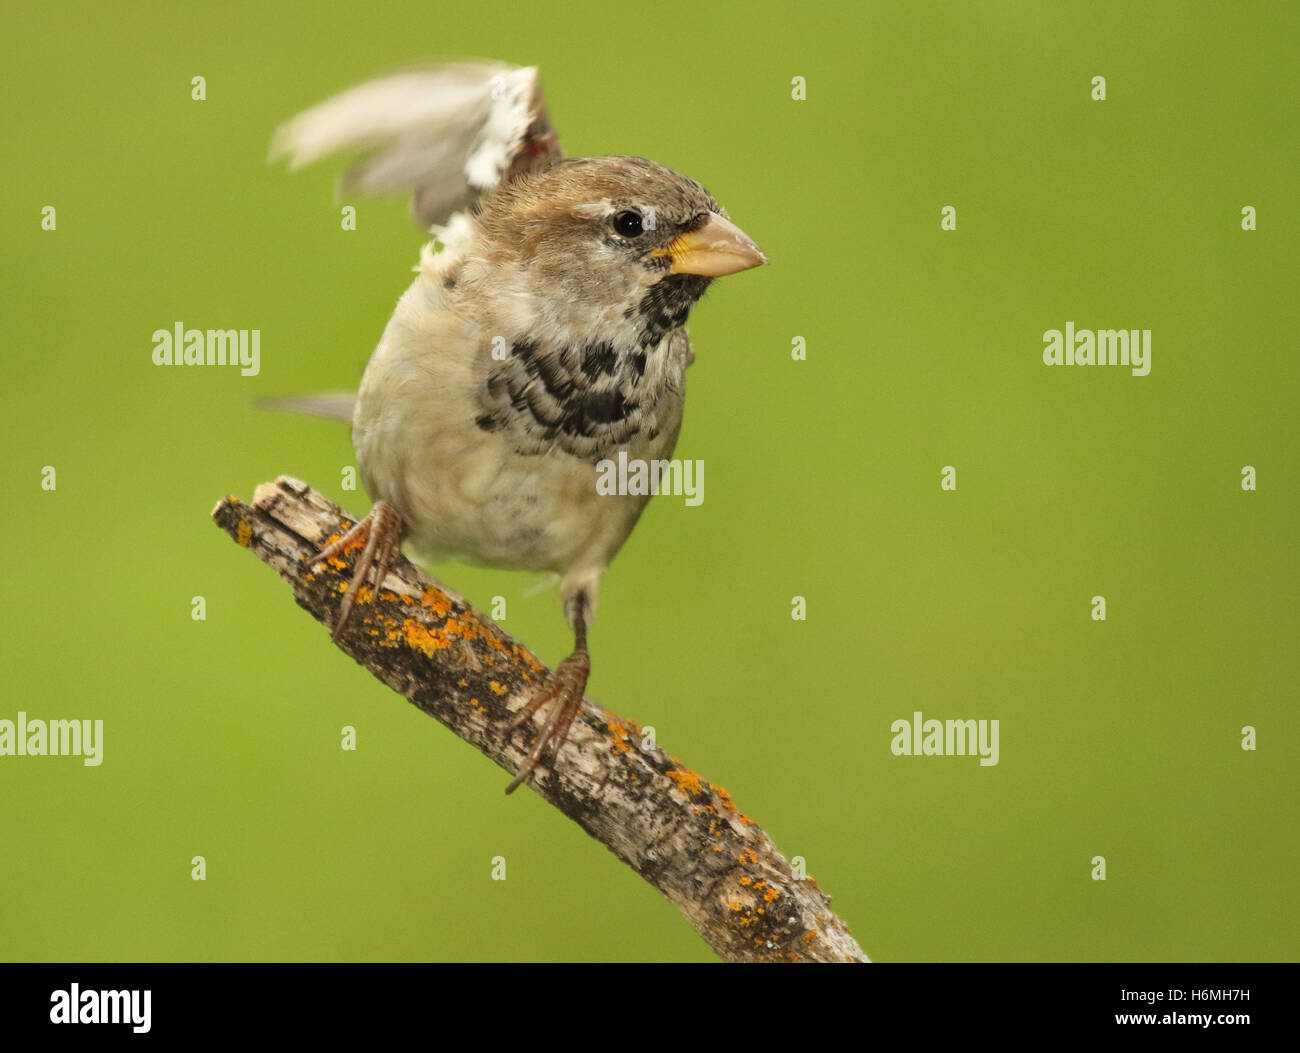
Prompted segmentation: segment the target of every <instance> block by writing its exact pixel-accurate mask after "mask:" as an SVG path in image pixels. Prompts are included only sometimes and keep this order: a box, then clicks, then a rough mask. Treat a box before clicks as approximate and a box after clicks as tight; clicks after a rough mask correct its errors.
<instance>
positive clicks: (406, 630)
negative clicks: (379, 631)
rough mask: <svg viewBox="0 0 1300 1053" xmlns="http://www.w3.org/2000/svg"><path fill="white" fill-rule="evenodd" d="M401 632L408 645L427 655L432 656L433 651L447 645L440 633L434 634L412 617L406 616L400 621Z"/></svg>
mask: <svg viewBox="0 0 1300 1053" xmlns="http://www.w3.org/2000/svg"><path fill="white" fill-rule="evenodd" d="M402 633H403V635H405V637H406V643H407V646H408V647H411V648H412V649H414V650H416V651H422V652H423V653H424V654H426V655H428V656H429V657H433V652H434V651H440V650H442V649H443V648H444V647H447V646H449V644H448V641H447V640H446V639H445V638H444V637H442V636H441V635H435V634H434V633H431V632H429V630H428V629H427V628H425V626H423V625H421V624H420V623H419V622H417V621H416V620H415V619H414V618H407V619H406V621H404V622H403V623H402Z"/></svg>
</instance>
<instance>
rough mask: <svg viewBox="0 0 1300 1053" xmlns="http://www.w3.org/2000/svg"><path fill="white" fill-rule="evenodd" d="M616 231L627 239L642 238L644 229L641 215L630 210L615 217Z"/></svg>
mask: <svg viewBox="0 0 1300 1053" xmlns="http://www.w3.org/2000/svg"><path fill="white" fill-rule="evenodd" d="M614 229H615V230H616V231H618V232H619V233H620V234H622V235H623V237H625V238H636V237H640V236H641V233H642V231H643V230H644V228H643V227H642V226H641V213H639V212H633V211H632V210H631V209H629V210H628V211H626V212H620V213H619V214H618V215H616V216H615V217H614Z"/></svg>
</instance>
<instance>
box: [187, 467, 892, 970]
mask: <svg viewBox="0 0 1300 1053" xmlns="http://www.w3.org/2000/svg"><path fill="white" fill-rule="evenodd" d="M212 516H213V519H215V520H216V522H217V524H218V525H219V526H220V527H221V528H222V529H223V530H225V531H226V533H228V534H229V535H230V536H231V537H232V538H234V539H235V541H236V542H238V543H239V544H240V545H241V546H243V547H244V548H247V549H250V550H251V551H252V552H253V554H254V555H256V556H257V557H258V558H259V559H260V560H262V561H263V562H264V563H266V564H268V565H269V566H271V567H273V568H274V569H275V570H276V571H277V572H278V573H279V575H280V576H281V577H282V578H283V579H284V580H285V581H286V582H288V583H289V585H290V586H291V587H292V588H293V593H294V598H295V599H296V600H297V601H298V605H299V606H301V607H302V608H303V609H304V610H306V611H308V612H309V613H310V614H311V615H312V616H313V617H314V618H316V620H317V621H320V622H322V623H324V624H326V625H331V626H332V625H333V624H334V621H335V618H336V617H337V613H338V607H339V601H340V599H341V598H342V594H343V591H344V590H345V589H346V587H347V583H348V581H349V580H350V578H351V569H352V566H353V563H354V561H355V559H356V557H357V555H358V554H359V553H358V552H356V551H353V550H349V551H348V552H346V553H344V555H345V556H347V559H346V560H344V559H341V558H340V559H332V560H329V561H327V562H326V563H322V564H316V565H314V566H309V565H308V563H307V561H308V559H310V558H311V557H313V556H315V555H316V554H317V553H318V552H319V551H320V550H321V548H323V547H324V546H325V545H326V544H327V543H329V542H330V541H331V540H333V539H335V538H337V537H340V536H342V534H343V533H344V532H346V530H347V529H348V528H349V527H350V526H351V525H352V523H353V522H354V520H353V519H351V518H350V517H348V516H347V515H346V514H345V513H344V512H343V511H342V510H341V509H339V507H338V506H337V505H335V504H334V503H333V502H331V501H329V500H327V499H326V498H325V497H323V496H322V495H321V494H319V493H317V492H316V491H315V490H312V489H311V488H310V487H309V486H307V485H306V484H305V483H303V482H300V481H299V480H297V479H292V478H290V477H288V476H281V477H280V478H279V479H277V480H276V481H275V482H274V483H263V484H262V485H261V486H259V487H258V488H257V490H256V492H255V494H254V498H253V503H252V504H246V503H244V502H242V501H240V500H239V499H238V498H236V497H227V498H225V499H223V500H222V501H221V502H219V503H218V505H217V507H216V508H215V509H214V510H213V513H212ZM357 548H360V546H357ZM322 639H328V636H323V637H322ZM337 646H338V647H340V648H341V649H342V650H343V651H345V652H346V653H347V654H349V655H350V656H351V657H352V658H354V659H355V660H356V661H357V662H359V663H361V664H362V665H363V666H365V667H366V668H367V669H369V670H370V671H371V672H372V673H373V674H374V675H375V676H376V677H378V678H379V679H380V680H382V681H383V682H384V683H385V684H387V685H388V686H389V687H391V688H392V689H393V690H394V691H396V692H397V693H398V694H400V695H402V696H403V697H404V698H406V699H407V700H408V701H410V702H412V703H413V704H415V705H416V706H418V707H419V708H420V709H422V710H424V712H426V713H428V714H429V715H430V716H432V717H434V718H435V719H436V720H438V721H439V722H441V723H442V724H445V725H446V726H447V727H448V728H450V729H451V730H452V731H454V732H455V733H456V734H457V735H459V736H460V737H461V738H462V739H464V740H465V741H466V742H469V743H470V744H472V745H473V746H475V747H477V748H478V749H479V750H481V751H482V752H483V753H484V754H486V755H487V756H488V757H490V758H491V759H492V760H494V761H495V762H496V763H497V764H499V765H500V766H501V767H502V768H504V769H505V770H506V771H507V772H511V773H513V772H515V771H516V770H518V767H519V765H520V763H521V762H522V761H523V759H524V757H525V756H527V752H528V744H529V742H530V741H531V740H532V738H533V734H534V729H533V728H532V727H530V726H528V725H525V726H523V727H520V728H518V729H516V730H515V732H514V733H513V734H512V735H508V734H507V733H506V732H505V731H504V725H505V723H506V721H507V720H508V718H509V716H510V714H511V712H512V711H513V710H515V709H517V708H518V707H519V705H520V695H521V693H522V692H523V691H524V689H526V688H527V687H528V686H529V685H530V684H534V683H536V682H537V681H538V680H539V679H544V678H545V676H546V674H547V672H548V670H547V668H546V666H544V665H543V664H542V663H541V662H539V661H538V660H537V658H536V657H535V656H534V655H533V654H532V652H531V651H529V650H528V649H527V648H526V647H524V646H522V645H521V644H519V643H517V642H516V641H514V640H513V639H511V638H510V637H509V636H508V635H507V634H506V633H505V632H503V631H502V630H501V629H500V628H498V627H497V626H496V625H494V624H493V623H492V622H491V621H489V620H488V619H487V618H486V617H484V616H483V615H481V614H479V613H478V612H477V611H476V610H474V609H473V608H472V607H470V606H469V605H468V604H467V603H466V602H465V601H464V600H463V599H461V598H460V597H459V596H457V595H456V594H455V593H453V592H452V591H450V590H449V589H447V588H446V587H444V586H442V585H440V584H439V583H438V582H436V581H434V580H433V579H432V578H430V577H429V576H428V575H427V574H425V573H424V572H423V571H422V570H420V569H419V568H417V567H415V566H414V565H413V564H411V563H410V562H408V561H407V560H406V559H405V558H404V557H402V556H400V555H399V556H398V557H397V558H396V560H395V561H394V565H393V568H392V570H391V571H390V572H389V575H388V577H387V578H386V579H385V580H384V582H383V583H382V587H381V588H380V590H379V594H378V596H376V595H375V594H374V592H373V591H372V590H369V589H366V590H363V592H362V595H361V597H360V600H359V602H358V604H357V607H356V608H355V609H354V610H353V613H352V619H351V622H350V624H349V625H348V627H347V628H346V629H345V630H344V632H343V633H342V635H341V636H340V638H339V640H338V641H337ZM544 715H545V714H544V713H543V714H538V715H537V716H536V717H534V720H535V721H540V720H541V719H542V718H543V717H544ZM503 785H504V784H503ZM529 785H530V786H531V787H532V788H533V789H534V790H535V791H536V792H537V793H538V794H540V795H541V796H542V797H543V798H545V799H546V800H547V801H548V802H550V803H551V804H552V805H554V806H555V807H556V808H557V809H559V811H561V812H562V813H563V814H564V815H566V816H568V817H569V818H570V819H572V820H573V821H574V822H576V823H577V824H578V825H579V826H581V827H582V828H583V829H584V830H586V831H587V833H589V834H590V835H591V836H592V837H594V838H595V839H596V840H598V841H600V842H601V843H602V844H604V845H606V846H607V847H608V848H609V849H610V851H612V852H613V853H614V854H615V855H616V856H618V858H619V859H621V860H623V862H625V863H627V864H628V866H630V867H632V869H633V870H635V871H636V872H637V873H638V874H640V875H641V876H642V877H643V878H645V880H646V881H648V882H650V884H652V885H653V886H654V887H655V888H657V889H659V891H660V892H662V893H663V894H664V895H665V896H667V897H668V899H669V900H671V901H672V902H673V903H674V904H676V905H677V907H678V908H679V909H680V910H681V912H682V913H683V914H684V915H685V916H686V919H687V921H689V922H690V923H691V925H692V926H694V928H695V929H696V930H697V931H698V932H699V934H700V935H701V936H702V937H703V938H704V940H705V941H706V942H707V943H708V944H709V946H710V947H712V948H713V949H714V950H715V951H716V952H717V953H718V954H719V955H720V956H721V957H722V958H724V959H726V960H728V961H785V962H800V961H821V962H865V961H867V960H868V959H867V956H866V955H865V954H864V953H863V951H862V949H861V948H860V947H859V946H858V944H857V942H856V941H855V940H854V939H853V937H852V936H851V935H850V934H849V930H848V929H847V927H846V926H845V925H844V923H843V922H841V921H840V920H839V918H837V917H836V916H835V914H834V913H832V911H831V909H830V897H829V896H827V895H826V894H825V893H824V892H822V891H821V889H820V888H818V887H817V883H816V882H815V881H813V880H812V879H811V878H798V877H796V876H795V875H794V874H793V873H792V872H791V868H790V864H789V863H788V862H787V860H786V858H785V857H784V856H783V855H782V854H781V853H780V852H779V851H778V850H777V847H776V845H774V844H773V843H772V840H771V838H769V837H768V836H767V835H766V834H765V833H764V832H763V830H762V829H761V828H760V827H759V826H758V825H757V824H756V823H755V822H754V821H753V820H751V819H749V818H748V817H747V816H745V815H743V814H741V812H739V811H738V810H737V809H736V807H735V805H734V804H733V803H732V800H731V797H730V795H728V793H727V792H726V791H725V790H723V789H722V788H721V787H718V786H714V785H711V784H710V783H709V782H708V781H707V780H706V779H705V778H703V776H701V775H699V774H698V773H697V772H694V771H692V770H690V769H689V768H687V767H686V766H685V765H684V764H682V763H681V762H680V761H679V760H677V759H676V758H674V757H670V756H668V755H667V754H666V753H664V752H663V751H662V750H661V749H658V748H645V746H644V745H643V741H642V732H641V729H640V727H638V726H637V725H636V724H635V723H633V722H632V721H630V720H627V719H624V718H622V717H619V716H617V715H616V714H614V713H609V712H606V711H605V710H604V709H601V708H600V707H599V706H597V705H594V704H593V703H592V702H591V701H590V700H584V702H583V708H582V713H581V714H580V715H579V716H578V718H577V719H576V720H575V721H574V724H573V729H572V731H571V732H570V734H569V740H568V742H567V743H566V744H565V745H564V747H563V748H562V749H561V750H560V753H559V757H558V759H557V762H556V764H555V766H554V767H551V766H548V765H545V764H543V765H542V766H540V767H539V769H538V770H537V771H536V772H535V773H534V774H533V777H532V778H531V779H530V780H529Z"/></svg>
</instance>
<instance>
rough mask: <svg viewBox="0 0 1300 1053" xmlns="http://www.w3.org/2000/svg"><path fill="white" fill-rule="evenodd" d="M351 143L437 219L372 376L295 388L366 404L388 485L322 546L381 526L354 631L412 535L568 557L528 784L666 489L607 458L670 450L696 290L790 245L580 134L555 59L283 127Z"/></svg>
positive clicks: (464, 76)
mask: <svg viewBox="0 0 1300 1053" xmlns="http://www.w3.org/2000/svg"><path fill="white" fill-rule="evenodd" d="M343 153H348V154H354V155H357V157H356V159H355V160H354V162H353V164H352V166H351V167H350V168H349V169H348V170H347V171H346V172H345V174H344V175H343V177H342V180H341V188H342V189H343V190H344V191H345V192H348V193H355V194H358V195H368V194H381V193H393V192H402V193H408V194H410V195H411V210H412V214H413V216H414V218H415V220H416V221H417V222H418V223H419V225H420V226H421V227H422V228H423V229H424V230H425V231H426V232H428V233H429V234H430V235H432V239H431V240H429V241H428V242H426V243H425V245H424V247H423V249H422V250H421V253H420V258H419V264H418V267H417V269H416V276H415V279H414V281H413V282H412V283H411V285H410V287H409V288H408V289H407V290H406V291H405V293H403V294H402V296H401V298H400V299H399V300H398V302H397V306H396V308H395V310H394V311H393V314H392V317H391V319H390V320H389V322H388V324H387V326H386V327H385V328H384V331H383V333H382V335H381V337H380V339H379V342H378V345H377V346H376V348H375V350H374V352H373V354H372V355H371V357H370V359H369V362H368V364H367V365H366V368H365V372H364V375H363V376H362V380H361V385H360V390H359V392H358V393H357V394H356V396H355V398H352V397H350V396H344V397H342V398H340V397H338V396H321V397H308V398H305V399H299V400H286V401H287V402H289V403H291V405H289V406H288V408H293V409H299V410H305V411H307V412H317V413H319V414H321V415H324V416H334V417H338V418H344V419H350V420H351V423H352V438H353V445H354V447H355V451H356V457H357V466H358V469H359V473H360V476H361V480H362V483H363V485H364V486H365V489H366V492H367V494H368V495H369V496H370V498H371V500H372V502H373V504H372V507H371V510H370V512H369V514H368V515H367V516H365V518H364V519H361V520H360V521H358V522H357V523H356V524H355V525H354V526H352V527H351V528H350V529H349V530H348V531H347V532H346V533H344V534H343V536H342V537H340V538H338V539H337V540H335V541H334V542H333V543H332V544H328V545H327V546H325V547H324V548H323V549H322V550H321V552H320V553H319V554H318V555H317V556H316V557H315V561H321V560H326V559H330V558H332V557H338V556H340V555H341V554H343V553H344V552H345V551H346V550H350V549H352V548H355V547H362V546H364V547H362V552H361V556H360V557H359V559H358V560H357V564H356V568H355V571H354V573H353V576H352V578H351V581H350V583H349V585H348V588H347V592H346V594H345V595H344V598H343V600H342V602H341V604H340V608H339V613H338V616H337V619H336V621H335V626H334V629H333V636H334V638H335V639H337V638H338V637H339V636H340V634H341V633H343V632H344V631H345V629H346V626H347V624H348V621H349V617H350V615H351V613H352V611H353V610H354V607H355V605H356V604H357V602H358V596H359V595H360V594H361V590H362V588H363V586H364V585H365V583H366V582H367V581H369V580H371V579H373V583H374V587H375V590H376V591H378V588H379V586H380V584H381V583H382V582H383V580H384V578H385V576H386V574H387V573H388V570H389V567H390V566H391V563H392V560H393V559H394V557H395V554H396V553H397V552H398V551H399V550H401V548H402V547H403V546H405V547H406V548H407V549H408V550H409V551H410V552H412V553H413V554H415V555H416V556H417V558H418V559H420V560H421V561H423V562H425V563H437V562H440V561H442V560H444V559H447V558H458V559H461V560H464V561H467V562H470V563H474V564H478V565H483V566H489V567H497V568H506V569H511V570H532V571H547V572H553V573H556V574H558V575H560V584H559V592H560V600H561V603H562V607H563V612H564V616H565V618H566V620H567V622H568V625H569V627H570V628H571V629H572V632H573V636H574V646H573V651H572V653H570V654H569V655H568V656H567V657H566V658H564V659H563V660H562V661H561V662H560V663H559V664H558V665H557V666H555V668H554V669H553V670H552V671H551V672H550V673H549V674H548V675H547V676H546V677H545V679H544V680H542V681H541V682H539V683H538V684H536V685H534V686H533V687H531V688H529V689H528V691H527V693H526V694H525V697H524V698H523V699H522V700H521V705H520V708H519V709H518V710H517V711H516V712H515V713H514V715H513V717H511V718H510V719H509V721H508V724H507V731H508V733H513V732H514V731H515V729H517V728H519V727H521V726H523V725H524V724H526V723H528V724H530V726H531V722H532V720H533V718H534V717H535V715H536V714H538V713H539V712H540V711H542V710H545V713H544V715H543V720H542V726H541V727H540V729H538V730H537V734H536V739H535V741H534V742H532V743H531V749H529V751H528V753H527V755H526V757H525V759H524V760H523V762H522V763H521V765H520V767H519V770H518V772H517V774H516V775H515V778H514V780H513V781H512V782H511V783H510V784H509V786H507V788H506V793H507V794H509V793H512V792H513V791H514V790H515V789H516V788H517V787H518V786H520V785H521V784H522V783H523V782H524V781H526V780H527V779H528V778H529V777H530V776H531V775H532V774H533V772H534V771H535V770H536V769H537V768H538V766H539V765H541V764H546V765H549V766H550V767H551V769H552V770H554V767H555V765H556V763H557V762H558V755H559V751H560V749H561V747H562V746H563V745H564V743H565V741H566V740H567V737H568V733H569V729H570V726H571V724H572V722H573V720H574V717H575V716H576V715H577V713H578V712H579V710H580V708H581V704H582V699H583V696H584V693H585V691H586V686H587V681H588V678H589V676H590V672H591V657H590V652H589V650H588V643H587V633H588V629H589V627H590V626H591V623H592V620H593V618H594V616H595V613H596V607H597V602H598V599H599V589H600V581H601V576H602V574H603V573H604V571H605V569H606V568H607V567H608V566H609V564H610V561H611V560H612V559H613V558H614V556H615V554H616V553H617V552H618V551H619V549H620V548H621V547H622V545H623V543H624V542H625V541H626V540H627V538H628V536H629V535H630V533H631V531H632V529H633V527H634V526H635V525H636V522H637V520H638V518H639V517H640V515H641V513H642V512H643V511H644V509H645V506H646V504H647V502H648V501H649V496H650V495H647V494H609V493H602V492H599V491H598V487H597V478H598V471H599V469H598V466H599V465H600V464H601V462H602V461H604V462H608V461H609V460H610V459H613V458H615V457H617V456H618V455H619V454H620V453H623V454H625V455H626V457H627V458H628V459H629V460H642V461H646V462H652V461H656V460H664V459H667V458H669V457H671V455H672V452H673V449H674V447H675V445H676V442H677V437H678V433H679V431H680V429H681V425H682V413H683V406H684V401H685V372H686V368H687V366H688V365H690V363H691V362H692V361H693V360H694V353H693V351H692V348H691V343H690V340H689V337H688V334H687V331H686V328H685V326H686V322H687V318H688V316H689V314H690V311H691V309H692V307H693V306H694V305H695V304H696V302H697V301H698V300H699V299H700V297H701V296H703V294H704V292H705V290H706V289H707V288H708V286H709V284H710V283H711V282H712V281H713V279H715V278H719V277H723V276H725V275H730V274H734V273H737V272H740V271H744V270H748V269H750V268H753V267H757V266H760V265H762V264H765V263H767V257H766V256H765V255H764V254H763V252H762V251H761V250H760V249H759V247H758V246H757V245H756V244H755V243H754V241H753V240H752V239H751V238H750V237H749V236H748V235H747V234H745V233H744V232H743V231H742V230H741V229H740V228H739V227H738V226H736V225H735V223H733V222H732V221H731V219H730V217H729V216H728V214H727V212H726V210H725V209H724V208H723V207H722V206H721V205H720V204H719V203H718V202H717V201H716V200H715V199H714V198H713V196H712V195H711V194H710V193H709V192H708V191H707V190H706V189H705V188H704V187H703V186H702V185H701V184H699V183H697V182H696V181H695V180H693V179H690V178H688V177H686V176H684V175H681V174H679V173H678V172H676V171H674V170H672V169H670V168H667V167H665V166H663V165H660V164H657V163H655V162H654V161H651V160H647V159H645V158H641V157H634V156H623V155H611V156H600V157H589V158H571V157H567V156H565V155H564V153H563V151H562V149H561V147H560V143H559V138H558V136H557V134H556V132H555V129H554V127H553V126H552V124H551V121H550V117H549V115H548V112H547V109H546V106H545V104H544V101H543V97H542V93H541V87H540V81H539V75H538V69H537V67H536V66H515V65H512V64H508V63H504V62H493V61H479V60H473V61H458V62H447V63H441V64H437V65H433V66H426V67H422V68H418V69H412V70H406V71H403V72H399V73H393V74H390V75H387V76H383V77H379V78H377V79H375V80H371V81H368V82H365V83H362V84H359V85H357V86H355V87H353V88H350V89H347V90H345V91H343V92H341V93H339V94H337V95H335V96H333V97H331V98H328V99H326V100H325V101H323V102H321V103H319V104H317V105H315V106H313V107H311V108H309V109H307V110H305V111H303V112H302V113H300V114H298V115H297V116H295V117H292V118H291V119H289V120H288V121H286V122H285V123H284V124H282V125H281V126H280V127H279V128H278V129H277V130H276V132H275V134H274V136H273V138H272V143H271V159H272V160H273V161H274V160H280V159H285V160H287V163H288V167H289V169H290V170H295V169H299V168H302V167H303V166H305V165H309V164H312V163H315V162H317V161H319V160H321V159H323V158H325V157H328V156H331V155H335V154H343ZM606 489H608V488H606ZM525 748H528V743H525Z"/></svg>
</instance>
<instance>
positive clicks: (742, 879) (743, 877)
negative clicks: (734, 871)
mask: <svg viewBox="0 0 1300 1053" xmlns="http://www.w3.org/2000/svg"><path fill="white" fill-rule="evenodd" d="M740 883H741V884H742V885H752V884H753V883H754V879H753V878H752V877H750V876H749V875H748V874H742V875H741V876H740Z"/></svg>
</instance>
